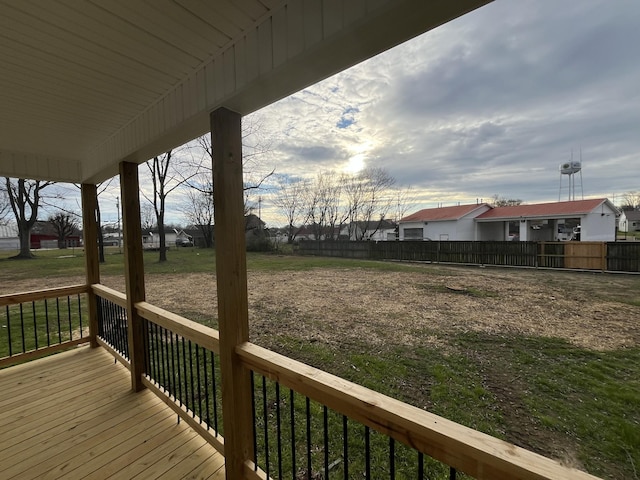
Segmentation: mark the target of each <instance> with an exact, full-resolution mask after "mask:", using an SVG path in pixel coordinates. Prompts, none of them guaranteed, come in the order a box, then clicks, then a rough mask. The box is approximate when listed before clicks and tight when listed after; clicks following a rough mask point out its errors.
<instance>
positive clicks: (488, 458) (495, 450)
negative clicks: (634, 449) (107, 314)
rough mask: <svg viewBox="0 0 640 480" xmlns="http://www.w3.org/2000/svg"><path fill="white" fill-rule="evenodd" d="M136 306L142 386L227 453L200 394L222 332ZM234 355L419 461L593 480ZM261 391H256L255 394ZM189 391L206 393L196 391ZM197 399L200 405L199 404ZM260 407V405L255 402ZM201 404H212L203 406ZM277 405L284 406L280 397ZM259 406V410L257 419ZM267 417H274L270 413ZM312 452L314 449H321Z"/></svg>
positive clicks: (353, 391) (251, 354)
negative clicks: (143, 341)
mask: <svg viewBox="0 0 640 480" xmlns="http://www.w3.org/2000/svg"><path fill="white" fill-rule="evenodd" d="M93 289H94V292H96V294H97V295H98V296H100V297H104V298H108V299H110V300H111V301H114V302H116V303H117V304H118V305H121V306H123V305H125V304H126V302H125V300H126V299H125V298H124V295H122V294H120V293H118V292H116V291H114V290H111V289H107V288H106V287H103V286H94V287H93ZM135 308H136V310H137V312H138V314H139V315H140V316H141V317H142V318H143V319H145V321H146V322H148V323H147V325H146V326H145V331H146V332H147V333H148V336H147V345H146V346H145V348H146V350H147V360H146V362H145V375H144V378H143V383H144V385H145V386H147V388H149V389H151V390H152V391H153V392H154V393H156V394H157V395H158V396H159V397H160V398H162V399H163V401H165V402H166V403H167V405H169V406H170V407H171V408H172V409H173V410H174V411H175V412H176V413H177V414H178V415H179V416H180V417H181V418H182V419H183V420H185V421H186V422H188V423H189V424H190V425H191V426H192V427H193V428H195V429H196V430H197V431H198V432H199V433H200V434H201V435H202V436H203V437H204V438H206V439H207V440H208V441H209V442H210V443H211V444H212V445H213V446H214V447H216V448H217V449H218V450H219V451H221V452H223V453H224V439H223V437H222V435H221V433H220V431H221V430H222V428H221V427H222V426H221V425H213V423H214V422H213V421H212V420H211V419H208V418H205V417H209V410H210V407H211V405H212V404H213V403H214V402H217V409H218V411H217V412H216V418H217V416H218V415H220V410H221V404H220V402H219V401H217V399H219V395H221V393H220V392H219V391H218V390H216V391H213V392H211V393H210V394H208V395H205V394H203V393H202V392H203V391H206V388H208V387H210V386H211V384H212V383H215V382H217V383H218V384H219V382H220V379H219V378H217V375H218V372H217V367H216V366H215V364H214V363H213V362H210V361H209V360H207V359H208V358H211V359H213V358H214V355H217V354H218V353H219V335H218V331H217V330H214V329H212V328H209V327H206V326H204V325H201V324H199V323H196V322H193V321H190V320H188V319H186V318H184V317H181V316H179V315H176V314H173V313H170V312H168V311H165V310H163V309H161V308H158V307H156V306H154V305H151V304H149V303H147V302H139V303H136V304H135ZM184 342H187V344H192V345H193V346H194V348H193V349H191V347H189V348H187V347H185V345H186V344H185V343H184ZM196 346H197V348H199V349H200V348H201V349H202V350H199V351H201V352H209V353H207V354H205V355H204V357H205V359H204V362H203V355H200V356H197V355H196V354H195V353H194V352H195V351H196V350H195V348H196ZM236 353H237V355H238V358H239V361H240V362H242V365H243V366H244V367H245V368H247V369H249V370H250V371H252V372H255V374H258V375H261V376H264V377H265V378H268V379H269V380H270V381H274V382H276V383H277V385H278V386H280V385H281V386H283V387H286V388H288V389H290V390H292V391H294V392H296V393H298V394H300V395H302V396H304V397H306V398H308V399H310V400H312V401H314V402H317V403H318V404H320V405H322V406H326V407H328V408H330V409H331V410H333V411H335V412H337V413H338V414H340V415H343V416H345V418H348V419H349V421H355V422H359V423H360V424H361V425H363V426H365V427H366V428H368V429H371V430H372V431H374V432H378V433H379V434H382V435H386V436H388V437H389V438H390V439H393V440H392V442H393V441H397V442H400V443H402V444H404V445H406V446H407V447H408V448H409V449H412V450H413V451H415V453H416V458H420V462H422V459H421V457H422V455H427V456H429V457H431V458H433V459H435V460H437V461H438V462H441V463H443V464H445V465H446V466H447V468H448V467H449V466H450V467H452V470H451V471H452V472H455V471H458V472H464V473H465V474H467V475H470V476H473V477H475V478H479V479H500V478H505V479H506V478H509V479H514V478H521V479H536V480H540V479H556V478H573V479H577V480H581V479H585V480H586V479H593V478H595V477H592V476H591V475H589V474H586V473H584V472H581V471H578V470H575V469H569V468H566V467H564V466H562V465H560V464H559V463H557V462H555V461H553V460H551V459H548V458H546V457H543V456H540V455H537V454H535V453H532V452H530V451H528V450H525V449H522V448H519V447H516V446H514V445H512V444H509V443H507V442H505V441H502V440H499V439H496V438H494V437H491V436H489V435H486V434H483V433H480V432H478V431H476V430H473V429H470V428H467V427H464V426H462V425H459V424H457V423H455V422H452V421H450V420H447V419H445V418H443V417H439V416H437V415H434V414H431V413H429V412H426V411H424V410H421V409H419V408H416V407H413V406H410V405H407V404H405V403H403V402H400V401H398V400H395V399H393V398H390V397H387V396H385V395H382V394H380V393H377V392H375V391H372V390H369V389H367V388H365V387H362V386H360V385H357V384H354V383H352V382H349V381H347V380H344V379H342V378H340V377H336V376H334V375H331V374H329V373H327V372H324V371H322V370H319V369H317V368H314V367H311V366H309V365H305V364H303V363H300V362H298V361H296V360H293V359H291V358H288V357H285V356H282V355H279V354H277V353H275V352H273V351H270V350H267V349H265V348H262V347H260V346H258V345H255V344H252V343H249V342H247V343H244V344H242V345H240V346H239V347H237V349H236ZM194 363H197V365H198V366H197V367H196V372H199V373H198V374H195V373H193V372H194V370H193V369H194ZM185 369H187V370H185ZM189 370H190V371H189ZM185 372H186V373H185ZM205 372H206V373H205ZM205 375H206V377H205ZM207 384H208V385H207ZM258 388H259V387H258V386H257V387H256V389H258ZM278 388H279V387H278ZM190 389H195V390H198V391H199V392H200V393H197V392H196V393H195V394H194V393H190V392H189V390H190ZM256 389H254V392H255V391H256ZM205 396H207V398H206V402H205V399H204V397H205ZM194 398H195V399H197V400H196V403H198V402H200V405H196V403H194V401H193V400H194ZM260 401H266V400H265V399H262V400H260ZM254 402H257V400H255V399H254ZM202 403H206V404H207V405H206V406H205V407H203V406H202ZM276 403H277V404H278V405H279V404H280V399H278V400H277V401H276ZM256 408H259V406H257V407H256V406H254V416H255V410H256ZM267 408H269V407H267ZM274 408H275V407H274ZM269 416H270V417H274V415H272V414H271V415H269ZM216 421H217V420H216ZM214 427H217V428H214ZM289 440H290V439H286V441H289ZM278 441H279V440H278ZM254 442H255V444H256V446H258V444H259V443H263V441H262V440H261V438H260V434H259V433H258V432H257V431H256V430H254ZM260 448H263V449H264V448H268V447H266V446H265V445H260V446H258V450H260ZM311 448H312V449H316V448H317V445H313V446H311ZM344 461H347V459H346V458H345V459H344ZM266 471H269V463H268V462H267V464H265V463H264V461H262V462H260V461H258V459H257V457H256V458H253V459H247V460H246V463H245V475H246V477H247V478H256V479H257V478H265V477H267V474H266ZM271 471H272V472H273V471H274V470H273V469H272V470H271ZM272 476H275V477H277V475H273V474H272ZM416 478H419V476H418V477H416Z"/></svg>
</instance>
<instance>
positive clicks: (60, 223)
mask: <svg viewBox="0 0 640 480" xmlns="http://www.w3.org/2000/svg"><path fill="white" fill-rule="evenodd" d="M47 221H48V222H49V223H50V224H51V226H52V227H53V229H54V230H55V231H56V234H57V235H58V248H67V242H66V239H67V237H68V236H70V235H72V234H73V233H74V232H76V231H77V230H78V216H76V215H71V214H69V213H65V212H58V213H55V214H53V215H51V216H49V219H48V220H47Z"/></svg>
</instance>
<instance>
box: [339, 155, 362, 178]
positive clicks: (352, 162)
mask: <svg viewBox="0 0 640 480" xmlns="http://www.w3.org/2000/svg"><path fill="white" fill-rule="evenodd" d="M365 159H366V156H365V154H364V153H357V154H355V155H354V156H353V157H351V158H349V160H348V161H347V165H346V166H345V167H344V171H345V173H349V174H351V175H355V174H356V173H359V172H360V171H361V170H362V169H364V167H366V166H367V165H366V161H365Z"/></svg>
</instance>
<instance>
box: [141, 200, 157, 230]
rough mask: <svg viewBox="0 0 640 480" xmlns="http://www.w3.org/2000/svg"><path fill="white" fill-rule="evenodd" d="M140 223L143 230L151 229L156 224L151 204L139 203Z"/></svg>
mask: <svg viewBox="0 0 640 480" xmlns="http://www.w3.org/2000/svg"><path fill="white" fill-rule="evenodd" d="M140 223H141V226H142V229H143V230H151V229H152V228H153V227H154V226H155V225H156V212H155V209H154V208H153V206H152V205H151V204H149V203H144V204H142V205H140Z"/></svg>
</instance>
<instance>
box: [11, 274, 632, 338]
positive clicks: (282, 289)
mask: <svg viewBox="0 0 640 480" xmlns="http://www.w3.org/2000/svg"><path fill="white" fill-rule="evenodd" d="M60 280H61V279H59V278H56V279H51V280H50V281H49V280H48V279H39V280H24V281H20V282H14V283H13V284H12V285H11V288H9V286H8V285H5V286H3V288H2V290H3V291H5V290H6V291H13V292H17V291H25V290H34V289H38V288H43V287H46V286H57V285H59V284H60ZM62 280H63V284H66V285H69V284H72V283H76V282H77V283H82V282H83V279H82V278H81V277H79V278H65V279H62ZM146 281H147V299H148V301H150V302H151V303H154V304H156V305H158V306H161V307H163V308H166V309H167V310H170V311H173V312H187V313H190V314H197V315H198V316H199V317H201V318H206V319H212V320H213V319H215V317H216V316H217V312H216V293H215V282H216V280H215V277H214V275H212V274H204V273H192V274H164V275H148V276H147V279H146ZM43 282H45V285H43ZM102 283H104V284H105V285H107V286H110V287H112V288H115V289H117V290H120V291H124V280H123V278H122V277H113V276H107V277H103V279H102ZM639 283H640V278H638V277H636V276H627V275H607V274H600V273H572V272H557V271H523V270H508V269H488V268H485V269H481V268H475V267H443V266H432V265H425V266H416V267H415V268H413V269H410V270H409V271H403V272H397V271H376V270H373V269H331V268H326V269H325V268H318V269H311V270H307V271H277V272H269V271H267V272H265V271H253V272H249V289H248V290H249V305H250V318H251V332H252V337H253V338H252V339H253V340H254V341H258V342H259V341H260V338H261V337H263V336H270V335H271V334H273V333H276V332H280V333H281V332H283V331H290V332H292V333H295V336H297V337H299V338H300V339H301V340H319V341H322V342H326V343H329V344H336V343H342V342H345V341H349V340H350V339H353V340H361V339H367V342H368V343H371V344H372V345H376V344H383V343H389V342H391V343H394V344H406V345H415V344H416V343H420V344H429V342H437V341H438V340H437V339H436V338H435V337H427V338H425V337H424V336H417V335H415V333H416V332H424V331H437V332H442V333H458V332H463V331H474V332H482V333H489V334H495V333H500V334H515V335H526V336H542V337H557V338H562V339H565V340H567V341H569V342H570V343H572V344H574V345H576V346H579V347H584V348H588V349H592V350H611V349H618V348H624V347H632V346H637V345H640V322H638V321H637V318H638V317H639V314H640V306H638V305H637V303H638V302H637V300H638V298H640V294H638V284H639ZM634 300H635V303H636V305H634V304H633V301H634Z"/></svg>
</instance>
